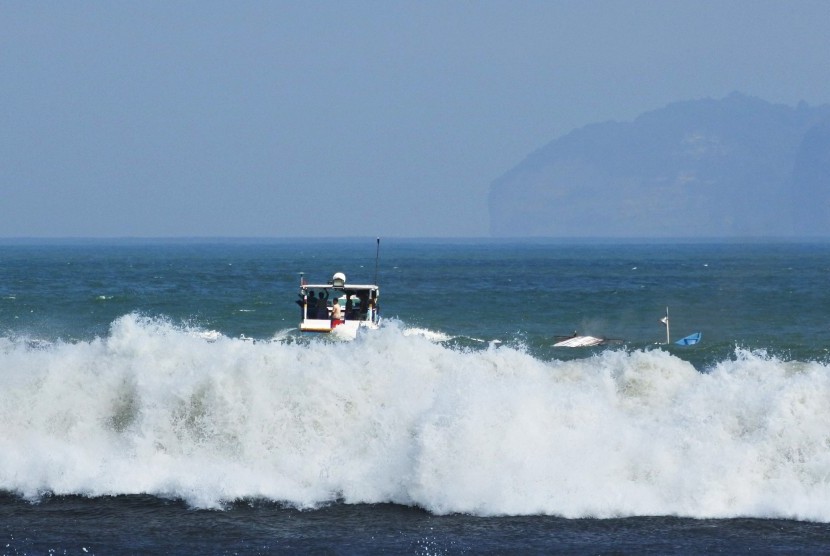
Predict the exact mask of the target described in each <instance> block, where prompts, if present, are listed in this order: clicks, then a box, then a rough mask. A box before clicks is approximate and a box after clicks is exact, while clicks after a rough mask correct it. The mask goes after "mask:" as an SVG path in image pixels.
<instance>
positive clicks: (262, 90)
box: [0, 0, 830, 237]
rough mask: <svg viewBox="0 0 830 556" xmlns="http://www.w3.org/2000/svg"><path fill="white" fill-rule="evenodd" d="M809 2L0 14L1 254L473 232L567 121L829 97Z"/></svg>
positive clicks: (483, 228) (70, 5) (5, 5)
mask: <svg viewBox="0 0 830 556" xmlns="http://www.w3.org/2000/svg"><path fill="white" fill-rule="evenodd" d="M828 22H830V2H826V1H823V0H822V1H808V0H802V1H788V2H784V1H780V2H779V1H769V0H766V1H765V0H754V1H731V2H724V1H722V0H719V1H700V0H674V1H657V0H654V1H585V2H578V1H567V2H562V1H547V2H535V1H534V2H516V1H505V2H497V1H481V2H448V1H441V2H433V1H419V2H414V1H413V2H386V1H376V2H362V1H347V2H329V1H319V2H279V1H272V2H244V1H243V2H240V1H233V2H206V1H194V2H168V1H164V2H153V1H142V2H113V1H106V2H103V1H102V2H93V1H86V2H79V1H78V2H73V1H66V2H58V1H42V2H31V1H7V0H0V72H2V73H1V74H0V75H2V77H1V78H0V193H1V194H2V200H0V237H32V236H34V237H43V236H88V237H122V236H131V237H159V236H261V237H292V236H341V235H346V236H371V237H374V236H387V237H389V236H391V237H394V236H406V237H436V236H486V235H487V233H488V232H487V230H488V214H487V193H488V190H489V185H490V182H491V181H492V180H494V179H495V178H497V177H498V176H499V175H501V174H502V173H504V172H505V171H507V170H509V169H510V168H511V167H512V166H514V165H515V164H517V163H519V162H520V161H521V160H522V159H523V158H524V157H525V156H526V155H528V154H530V153H531V152H532V151H534V150H535V149H538V148H540V147H541V146H543V145H544V144H546V143H548V142H549V141H551V140H553V139H555V138H557V137H559V136H561V135H564V134H565V133H567V132H569V131H571V130H572V129H574V128H578V127H581V126H584V125H586V124H589V123H594V122H600V121H606V120H619V121H628V120H631V119H633V118H634V117H636V116H637V115H639V114H640V113H642V112H644V111H648V110H653V109H657V108H660V107H661V106H663V105H665V104H667V103H670V102H674V101H678V100H689V99H697V98H704V97H714V98H721V97H723V96H726V95H728V94H729V93H731V92H733V91H740V92H743V93H747V94H750V95H755V96H758V97H760V98H763V99H764V100H767V101H770V102H776V103H785V104H790V105H795V104H796V103H797V102H799V101H800V100H804V101H806V102H808V103H809V104H811V105H814V104H823V103H827V102H830V88H828V83H830V63H828V60H830V33H828V31H827V28H828Z"/></svg>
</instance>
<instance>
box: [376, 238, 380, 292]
mask: <svg viewBox="0 0 830 556" xmlns="http://www.w3.org/2000/svg"><path fill="white" fill-rule="evenodd" d="M378 259H380V238H378V246H377V250H376V251H375V285H376V286H377V285H378Z"/></svg>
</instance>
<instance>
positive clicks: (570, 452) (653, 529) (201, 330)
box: [0, 239, 830, 554]
mask: <svg viewBox="0 0 830 556" xmlns="http://www.w3.org/2000/svg"><path fill="white" fill-rule="evenodd" d="M375 255H376V243H375V241H374V239H368V240H337V241H321V240H298V241H287V240H286V241H276V240H274V241H242V240H234V241H230V240H228V241H213V242H209V241H182V242H172V241H111V242H96V241H80V240H73V241H69V240H67V241H6V242H4V243H0V553H3V554H46V553H59V554H88V553H95V554H112V553H142V554H148V553H159V554H163V553H164V554H166V553H176V554H189V553H194V554H195V553H199V554H204V553H208V554H232V553H246V554H251V553H263V554H265V553H274V552H297V551H302V552H320V551H322V552H331V553H343V554H354V553H383V552H391V553H417V554H454V553H488V552H489V553H505V552H515V551H524V552H536V553H550V552H558V553H630V554H641V553H656V554H666V553H702V552H718V551H720V552H725V553H746V552H753V553H758V552H760V553H785V554H790V553H793V552H809V553H815V552H827V551H828V550H830V526H828V523H830V354H828V349H830V342H829V341H828V320H830V317H829V316H828V315H830V293H828V289H827V287H826V284H827V281H828V277H829V276H830V244H824V243H813V244H808V243H804V244H799V243H767V244H765V243H708V244H693V243H684V242H677V243H666V244H655V243H649V244H647V243H598V242H595V243H555V242H524V243H518V242H517V243H511V242H497V241H456V242H449V241H444V242H442V241H415V240H408V241H404V240H384V241H383V242H382V244H381V248H380V258H379V260H377V261H376V256H375ZM337 271H342V272H345V273H346V275H347V281H350V282H353V283H354V282H360V283H369V282H374V281H375V279H377V281H378V282H379V284H380V286H381V298H380V304H381V312H382V315H383V323H382V327H381V329H380V330H377V331H372V332H370V333H366V334H362V335H361V336H360V337H359V338H358V339H357V340H356V341H354V342H336V341H331V340H329V339H328V338H326V337H322V336H302V335H299V334H298V332H297V330H296V326H297V321H298V317H299V309H298V307H297V305H296V304H295V303H294V301H295V300H296V299H297V291H298V285H299V280H300V272H303V273H305V276H306V277H307V278H308V279H309V280H310V281H315V282H316V281H327V280H328V279H329V278H330V277H331V275H332V274H333V273H334V272H337ZM667 307H668V311H669V322H670V329H669V331H670V333H671V336H672V340H674V339H679V338H680V337H682V336H685V335H687V334H691V333H692V332H701V333H702V334H703V340H702V341H701V343H700V344H698V345H696V346H689V347H681V346H677V345H675V344H668V345H667V344H665V341H666V327H665V325H664V324H662V323H661V322H660V319H661V318H662V317H664V316H665V314H666V308H667ZM574 331H578V332H579V333H581V334H591V335H595V336H603V337H608V338H614V339H619V340H620V341H619V342H617V343H614V344H611V345H608V346H600V347H593V348H576V349H570V348H556V347H553V344H554V343H555V341H556V339H555V337H556V336H561V335H568V334H572V333H573V332H574Z"/></svg>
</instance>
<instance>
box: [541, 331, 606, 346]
mask: <svg viewBox="0 0 830 556" xmlns="http://www.w3.org/2000/svg"><path fill="white" fill-rule="evenodd" d="M555 339H557V340H558V341H557V342H556V343H555V344H553V347H569V348H576V347H591V346H604V345H606V344H621V343H622V340H621V339H619V338H597V337H596V336H580V335H579V334H577V333H576V332H574V333H573V335H571V336H555Z"/></svg>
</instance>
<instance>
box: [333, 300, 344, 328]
mask: <svg viewBox="0 0 830 556" xmlns="http://www.w3.org/2000/svg"><path fill="white" fill-rule="evenodd" d="M342 319H343V311H342V309H340V300H339V299H337V298H336V297H335V298H334V301H332V302H331V327H332V328H334V327H335V326H337V325H338V324H340V323H341V322H343V320H342Z"/></svg>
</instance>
